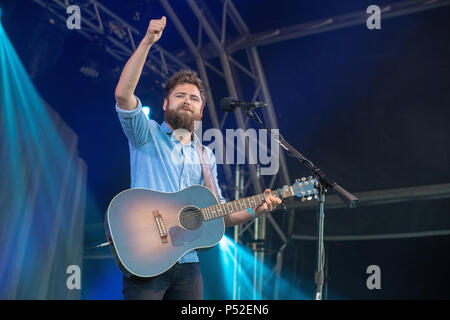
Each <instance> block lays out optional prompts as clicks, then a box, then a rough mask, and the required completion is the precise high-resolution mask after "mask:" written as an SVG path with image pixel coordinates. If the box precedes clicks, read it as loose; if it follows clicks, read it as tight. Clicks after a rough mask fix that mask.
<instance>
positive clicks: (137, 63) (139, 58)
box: [115, 17, 166, 110]
mask: <svg viewBox="0 0 450 320" xmlns="http://www.w3.org/2000/svg"><path fill="white" fill-rule="evenodd" d="M165 26H166V17H162V18H161V19H158V20H150V23H149V25H148V29H147V32H146V34H145V36H144V38H143V39H142V41H141V43H140V44H139V46H138V47H137V48H136V51H135V52H134V53H133V55H132V56H131V57H130V59H128V61H127V63H126V65H125V67H124V68H123V70H122V74H121V75H120V79H119V83H118V84H117V86H116V90H115V97H116V102H117V105H118V106H119V108H121V109H124V110H133V109H135V108H136V107H137V100H136V98H135V97H134V90H135V89H136V86H137V84H138V81H139V78H140V77H141V73H142V68H143V67H144V64H145V60H146V59H147V55H148V52H149V50H150V48H151V46H152V45H153V44H154V43H155V42H156V41H158V40H159V38H161V35H162V33H163V30H164V28H165Z"/></svg>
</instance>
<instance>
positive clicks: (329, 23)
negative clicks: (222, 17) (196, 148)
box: [177, 0, 450, 62]
mask: <svg viewBox="0 0 450 320" xmlns="http://www.w3.org/2000/svg"><path fill="white" fill-rule="evenodd" d="M221 1H225V0H221ZM448 5H450V0H407V1H398V2H394V3H390V4H388V5H385V6H381V7H380V11H381V18H382V21H384V20H386V19H391V18H395V17H399V16H404V15H408V14H414V13H417V12H422V11H426V10H431V9H436V8H440V7H444V6H448ZM230 10H235V8H234V9H231V8H230ZM367 17H368V14H367V13H366V12H365V10H361V11H356V12H352V13H348V14H343V15H338V16H332V17H327V18H323V19H318V20H314V21H309V22H305V23H301V24H295V25H292V26H288V27H283V28H277V29H274V30H269V31H264V32H260V33H255V34H250V33H244V34H242V33H241V35H240V36H237V37H232V38H229V39H227V40H226V41H225V42H224V48H225V50H226V51H227V52H228V53H229V54H232V53H235V52H237V51H240V50H245V49H248V48H251V47H258V46H263V45H268V44H273V43H277V42H281V41H286V40H291V39H297V38H301V37H306V36H310V35H314V34H319V33H323V32H328V31H333V30H339V29H343V28H347V27H352V26H356V25H364V24H365V23H366V20H367ZM213 49H214V47H213V45H212V44H207V45H204V46H203V47H202V49H201V55H202V57H203V58H204V59H207V60H209V59H212V58H217V57H218V55H217V52H216V51H215V50H213ZM177 55H179V56H183V57H185V58H184V59H183V61H187V62H189V61H191V60H192V56H191V55H190V53H189V52H188V51H186V50H184V51H181V52H179V53H178V54H177Z"/></svg>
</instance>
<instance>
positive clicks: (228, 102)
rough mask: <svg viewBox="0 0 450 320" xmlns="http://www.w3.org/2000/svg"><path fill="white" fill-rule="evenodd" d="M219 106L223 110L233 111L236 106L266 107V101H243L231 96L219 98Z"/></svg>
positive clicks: (242, 107)
mask: <svg viewBox="0 0 450 320" xmlns="http://www.w3.org/2000/svg"><path fill="white" fill-rule="evenodd" d="M220 107H221V108H222V109H223V111H226V112H233V111H234V110H235V109H236V108H240V109H246V110H248V109H253V108H262V107H267V103H264V102H244V101H239V100H237V99H234V98H231V97H225V98H223V99H222V100H220Z"/></svg>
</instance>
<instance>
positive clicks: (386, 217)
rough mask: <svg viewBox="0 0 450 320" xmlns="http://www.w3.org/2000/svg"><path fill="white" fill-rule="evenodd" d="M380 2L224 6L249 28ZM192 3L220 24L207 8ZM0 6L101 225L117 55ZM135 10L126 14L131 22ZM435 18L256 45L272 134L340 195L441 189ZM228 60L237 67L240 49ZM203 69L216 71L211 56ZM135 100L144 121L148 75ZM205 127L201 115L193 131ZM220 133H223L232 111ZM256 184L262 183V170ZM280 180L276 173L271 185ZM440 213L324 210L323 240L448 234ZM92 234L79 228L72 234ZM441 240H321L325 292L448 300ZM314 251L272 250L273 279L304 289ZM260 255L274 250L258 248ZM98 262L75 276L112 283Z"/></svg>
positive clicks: (444, 164)
mask: <svg viewBox="0 0 450 320" xmlns="http://www.w3.org/2000/svg"><path fill="white" fill-rule="evenodd" d="M100 2H101V3H103V4H104V5H105V6H107V7H108V8H110V9H111V10H113V11H114V12H115V13H117V14H118V15H119V16H120V17H122V18H123V19H125V20H126V21H128V22H130V23H132V24H133V25H134V26H135V27H136V28H138V29H139V30H140V31H141V32H145V29H146V26H147V24H148V20H149V19H152V18H159V17H160V16H161V15H163V14H164V11H163V9H162V7H161V5H160V4H159V2H158V1H138V0H133V1H126V2H124V1H100ZM172 2H173V3H172V6H173V7H174V9H175V10H176V12H177V14H178V16H179V18H180V19H181V20H182V22H183V24H185V26H186V28H187V30H188V32H190V34H191V36H192V37H193V38H194V39H196V30H197V22H196V19H195V18H194V16H193V14H192V12H191V10H190V9H189V8H188V7H187V5H186V4H185V3H184V2H182V1H176V2H174V1H172ZM389 2H395V1H376V2H373V1H353V0H352V1H349V0H345V1H331V0H327V1H322V0H321V1H281V3H280V1H234V4H235V6H236V7H237V8H238V10H239V12H240V13H241V15H242V17H243V18H244V20H245V21H246V23H247V25H248V26H249V29H250V31H251V32H252V33H256V32H262V31H268V30H272V29H276V28H279V27H284V26H290V25H293V24H297V23H302V22H307V21H312V20H315V19H319V18H325V17H331V16H334V15H338V14H344V13H350V12H354V11H357V10H365V8H367V6H368V5H371V4H377V5H380V6H382V5H383V4H386V3H389ZM206 3H207V6H208V8H209V9H210V11H211V12H212V14H213V15H215V16H216V18H217V23H218V25H219V26H220V21H221V18H220V15H221V6H222V4H221V2H220V1H207V2H206ZM0 5H1V7H3V17H2V21H1V22H2V24H3V26H4V28H5V30H6V32H7V34H8V36H9V38H10V39H11V41H12V43H13V45H14V47H15V49H16V51H17V53H18V55H19V56H20V58H21V59H22V61H23V63H24V65H25V66H26V68H27V70H28V72H29V74H30V77H31V78H32V80H33V82H34V84H35V86H36V88H37V90H38V92H39V93H40V95H41V96H42V98H43V99H44V100H45V101H46V102H48V104H49V105H50V106H51V107H52V108H53V109H55V110H56V111H57V112H58V113H59V114H60V116H61V117H62V119H63V120H64V121H65V122H66V123H67V124H68V125H69V126H70V127H71V128H72V129H73V130H74V131H75V132H76V134H77V135H78V138H79V153H80V156H81V157H82V158H83V159H84V160H85V161H86V163H87V165H88V189H89V192H88V203H87V212H86V224H87V225H89V224H96V223H101V222H102V221H103V215H104V212H105V210H106V208H107V206H108V204H109V201H110V200H111V199H112V198H113V197H114V195H115V194H117V193H118V192H120V191H121V190H123V189H126V188H128V186H129V183H130V180H129V152H128V145H127V140H126V137H125V136H124V134H123V132H122V129H121V127H120V124H119V121H118V119H117V115H116V113H115V111H114V103H115V101H114V88H115V85H116V83H117V81H118V78H119V76H120V72H121V69H122V67H123V65H124V63H125V61H117V60H116V59H114V58H113V57H111V56H110V55H108V54H107V53H106V52H105V51H104V49H103V46H104V43H103V42H102V40H101V39H99V41H98V42H97V43H92V42H89V41H88V40H86V39H84V38H83V37H81V36H80V35H79V34H77V32H72V31H70V30H67V29H65V27H64V26H62V27H61V26H59V25H58V23H56V25H55V24H51V23H49V19H50V18H51V16H50V15H49V14H48V13H47V12H46V11H45V10H43V9H42V8H41V7H40V6H38V5H37V4H35V3H34V2H32V1H24V0H22V1H0ZM137 11H139V12H140V20H139V21H136V20H133V16H134V15H135V13H136V12H137ZM449 17H450V7H449V6H444V7H442V8H438V9H433V10H429V11H424V12H419V13H414V14H410V15H405V16H401V17H395V18H391V19H386V20H383V15H382V22H381V26H382V29H381V30H368V29H367V28H366V26H365V24H361V25H357V26H353V27H348V28H344V29H340V30H336V31H330V32H325V33H321V34H316V35H312V36H307V37H303V38H298V39H294V40H289V41H284V42H279V43H275V44H270V45H265V46H262V47H260V48H259V49H258V51H259V54H260V57H261V61H262V63H263V67H264V71H265V74H266V77H267V80H268V84H269V88H270V93H271V95H272V99H273V104H274V109H275V113H276V115H277V119H278V123H279V128H280V132H281V133H282V134H283V136H284V137H285V138H286V139H287V140H288V141H289V142H290V143H291V144H292V145H294V146H295V147H296V148H297V149H298V150H300V151H301V152H302V153H303V154H304V155H305V156H307V157H308V158H309V159H311V160H313V162H314V163H316V164H317V165H318V166H319V167H320V168H322V169H323V170H324V171H325V172H326V173H327V174H328V175H329V176H330V177H331V178H332V179H334V180H336V181H338V182H339V184H341V185H342V186H344V187H345V188H346V189H348V190H349V191H351V192H362V191H371V190H384V189H390V188H402V187H412V186H422V185H432V184H440V183H448V182H449V181H450V170H449V167H448V164H449V162H450V148H449V145H450V139H449V137H450V135H449V129H448V120H449V119H450V111H449V106H450V90H449V80H450V60H449V56H450V42H449V36H448V30H450V21H449V19H448V18H449ZM230 35H233V31H230ZM204 39H205V40H204V41H205V42H209V40H207V37H206V36H205V37H204ZM139 40H140V39H139ZM158 44H160V45H161V46H162V47H163V48H165V49H166V50H168V51H169V52H171V53H174V54H175V53H177V52H179V51H181V50H186V46H185V44H184V42H183V41H182V40H181V38H180V37H179V35H178V33H177V31H176V29H175V27H174V26H173V25H171V22H170V20H168V23H167V28H166V30H165V31H164V34H163V37H162V38H161V40H160V41H159V42H158ZM234 57H235V58H236V59H237V60H239V61H242V63H243V64H245V61H244V58H245V56H244V55H243V54H242V52H241V53H239V52H238V53H236V54H235V55H234ZM212 63H213V64H215V65H218V61H217V59H215V60H213V61H212ZM87 64H90V65H93V66H95V67H96V68H97V70H99V72H100V76H99V77H98V78H96V79H91V78H88V77H86V76H85V75H83V74H82V73H80V72H79V70H80V67H81V66H83V65H87ZM190 65H191V66H192V67H193V68H195V66H194V65H193V64H190ZM208 75H209V76H210V82H211V86H212V90H213V95H214V100H215V102H216V105H218V102H219V101H220V99H221V98H222V97H223V96H226V95H228V94H227V91H226V87H225V84H224V82H223V81H221V80H220V79H219V78H218V77H217V76H216V75H214V74H213V73H212V72H209V74H208ZM250 84H251V83H250V82H248V81H247V80H245V79H242V82H241V85H242V97H240V98H241V99H242V100H248V99H251V97H252V94H253V91H252V90H250V87H251V85H250ZM136 94H137V96H139V97H140V99H141V100H142V101H143V103H144V104H146V105H150V106H151V107H152V117H153V118H154V119H156V120H157V121H162V110H161V107H162V86H161V83H159V82H158V79H157V77H155V76H154V75H151V74H144V75H143V77H142V79H141V81H140V83H139V86H138V88H137V91H136ZM218 115H219V117H220V116H221V115H222V111H220V110H218ZM210 126H211V122H210V119H209V116H208V115H207V113H206V114H205V117H204V123H203V127H204V128H209V127H210ZM225 127H226V128H235V127H236V123H235V121H234V119H233V117H231V116H230V117H229V118H228V120H227V125H226V126H225ZM287 163H288V168H289V174H290V176H291V178H295V177H301V176H305V175H309V173H308V171H307V170H306V169H305V168H303V167H302V166H301V165H300V164H299V163H298V162H297V161H296V160H295V159H293V158H291V157H287ZM218 170H219V176H220V179H221V180H222V181H223V182H224V181H225V180H224V177H223V170H222V168H221V167H220V166H219V168H218ZM265 180H266V181H265V182H266V183H267V184H268V183H269V182H270V177H265ZM280 184H281V181H279V180H277V183H276V184H275V186H277V187H278V186H281V185H280ZM226 195H227V196H228V199H230V194H226ZM449 211H450V201H449V199H441V200H429V201H412V202H408V203H400V204H395V205H380V206H373V207H361V208H357V209H353V210H348V209H335V210H329V211H327V215H326V224H325V234H326V235H351V234H353V235H355V234H356V235H360V234H391V233H404V232H417V231H433V230H449V226H450V223H449V221H450V219H449ZM285 217H286V215H285V214H283V213H280V214H279V215H277V216H276V219H277V221H279V223H280V224H281V225H282V227H283V228H287V225H286V224H287V219H286V218H285ZM315 228H316V216H315V213H314V211H298V213H297V216H296V225H295V226H294V233H295V234H305V235H314V234H315ZM98 236H99V235H98V234H91V233H86V241H89V240H95V239H97V238H96V237H98ZM101 236H102V235H101V234H100V237H101ZM268 240H269V241H268V242H269V243H270V244H269V247H270V248H272V249H274V250H275V249H277V248H278V247H279V246H280V245H281V243H280V240H279V239H278V238H277V235H276V234H275V233H274V232H273V230H272V229H271V227H270V225H268ZM449 244H450V236H448V235H447V236H435V237H422V238H408V239H390V240H389V239H387V240H366V241H364V240H360V241H327V242H326V248H325V250H326V253H327V262H328V265H327V267H328V275H329V281H328V287H327V289H328V298H329V299H429V298H437V299H443V298H444V299H448V298H449V297H450V294H449V293H448V290H447V286H448V285H449V284H450V276H449V274H448V272H447V270H449V267H450V259H449V258H448V248H449ZM315 255H316V244H315V242H314V241H299V240H297V241H295V240H293V241H291V242H290V243H289V245H288V247H287V249H286V253H285V260H284V266H285V269H284V271H283V275H284V276H285V277H286V278H287V279H289V281H290V282H291V283H292V284H293V285H295V286H297V287H298V288H301V289H302V290H303V291H304V292H305V294H307V295H308V296H309V297H312V295H313V292H314V282H313V279H314V278H313V273H314V269H315V263H316V257H315ZM268 258H269V260H270V259H274V258H275V256H274V255H273V254H272V255H271V254H270V252H269V254H268ZM112 263H113V262H112V261H110V262H104V261H103V262H102V261H99V260H95V261H94V262H92V261H87V262H86V266H85V269H84V270H90V271H89V272H90V273H91V275H89V276H87V275H85V277H86V278H87V279H88V280H89V281H90V280H91V279H92V278H97V279H98V277H96V276H95V275H97V276H98V275H99V274H101V277H102V279H105V280H104V281H105V283H111V282H114V281H116V282H115V283H117V277H118V273H117V272H112V271H111V272H112V274H109V275H108V273H105V272H103V271H102V270H105V269H104V264H108V265H110V264H112ZM372 264H375V265H378V266H380V268H381V274H382V276H381V287H382V289H381V290H372V291H371V290H368V289H367V287H366V279H367V277H368V275H367V273H366V268H367V267H368V266H369V265H372ZM85 273H86V272H85ZM206 277H208V276H206ZM112 278H114V279H116V280H114V281H113V280H111V279H112ZM108 279H109V280H108ZM105 283H104V284H103V285H104V286H103V287H102V288H105V286H106V284H105ZM88 286H89V285H88ZM97 287H101V286H100V280H99V282H98V286H97ZM105 291H108V290H101V289H98V291H95V292H96V293H95V294H94V293H92V292H94V291H92V292H91V293H84V297H85V298H109V297H118V298H120V292H119V294H112V293H109V294H111V295H108V294H107V293H105ZM217 295H218V296H219V298H220V293H217ZM285 298H288V297H285Z"/></svg>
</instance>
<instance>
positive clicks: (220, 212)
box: [201, 188, 292, 221]
mask: <svg viewBox="0 0 450 320" xmlns="http://www.w3.org/2000/svg"><path fill="white" fill-rule="evenodd" d="M270 194H271V195H272V196H274V197H277V198H281V199H284V198H287V197H291V196H292V190H291V188H288V189H278V190H274V191H270ZM264 198H265V194H264V193H260V194H257V195H254V196H251V197H247V198H242V199H238V200H233V201H229V202H226V203H222V204H217V205H215V206H211V207H207V208H203V209H201V212H202V216H203V220H204V221H208V220H212V219H216V218H219V217H223V216H226V215H229V214H232V213H234V212H239V211H242V210H246V209H248V208H255V207H257V206H259V205H260V204H262V203H263V202H264Z"/></svg>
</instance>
